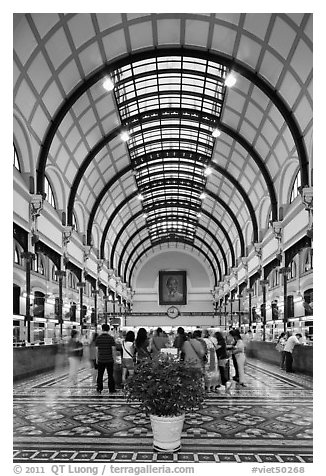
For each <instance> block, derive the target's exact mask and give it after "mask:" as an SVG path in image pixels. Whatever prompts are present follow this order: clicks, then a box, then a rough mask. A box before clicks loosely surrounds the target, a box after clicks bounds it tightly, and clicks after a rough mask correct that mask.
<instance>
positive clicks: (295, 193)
mask: <svg viewBox="0 0 326 476" xmlns="http://www.w3.org/2000/svg"><path fill="white" fill-rule="evenodd" d="M299 187H301V170H299V171H298V173H297V176H296V177H295V180H294V183H293V186H292V190H291V197H290V203H292V202H293V201H294V200H295V199H296V198H297V196H298V195H299V190H298V189H299Z"/></svg>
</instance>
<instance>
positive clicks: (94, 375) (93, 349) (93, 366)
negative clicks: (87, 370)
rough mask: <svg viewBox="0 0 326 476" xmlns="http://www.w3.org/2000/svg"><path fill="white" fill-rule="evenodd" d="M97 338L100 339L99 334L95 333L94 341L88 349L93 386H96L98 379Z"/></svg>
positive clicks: (92, 340)
mask: <svg viewBox="0 0 326 476" xmlns="http://www.w3.org/2000/svg"><path fill="white" fill-rule="evenodd" d="M97 338H98V333H97V332H94V334H93V335H92V339H91V341H90V343H89V348H88V351H89V361H90V364H91V369H92V384H93V385H94V384H95V382H96V378H97V363H96V345H95V342H96V339H97Z"/></svg>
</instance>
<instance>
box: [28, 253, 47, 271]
mask: <svg viewBox="0 0 326 476" xmlns="http://www.w3.org/2000/svg"><path fill="white" fill-rule="evenodd" d="M31 269H32V270H33V271H35V273H39V274H42V276H44V275H45V266H44V260H43V258H42V256H41V255H40V254H39V253H36V259H33V260H32V262H31Z"/></svg>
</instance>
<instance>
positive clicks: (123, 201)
mask: <svg viewBox="0 0 326 476" xmlns="http://www.w3.org/2000/svg"><path fill="white" fill-rule="evenodd" d="M137 194H138V192H137V191H135V192H133V193H131V194H130V195H129V196H128V197H126V198H125V199H124V200H122V201H121V202H120V203H119V205H118V206H117V207H116V208H115V210H114V212H113V213H112V214H111V216H110V218H109V220H108V221H107V223H106V225H105V228H104V231H103V235H102V240H101V247H100V255H101V258H105V256H104V247H105V240H106V236H107V234H108V231H109V228H110V226H111V224H112V222H113V220H114V219H115V217H116V216H117V215H118V213H119V212H120V211H121V209H122V208H123V207H124V206H125V205H126V204H127V203H128V202H129V201H130V200H132V199H133V198H135V197H136V196H137ZM212 195H213V194H212ZM215 197H216V196H215V195H213V198H215ZM216 198H218V197H216ZM218 200H220V199H219V198H218ZM201 212H202V213H203V214H205V215H207V216H208V217H209V218H210V219H211V220H212V221H213V222H214V223H215V225H217V227H218V228H220V230H221V231H222V233H223V234H224V237H225V239H226V241H227V243H228V246H229V250H230V253H231V260H232V266H235V253H234V248H233V245H232V242H231V239H230V237H229V234H228V233H227V231H226V229H225V228H224V226H223V225H222V223H220V222H219V221H218V220H217V219H216V218H215V217H214V216H213V215H211V214H210V213H208V212H207V211H206V210H205V209H203V208H202V210H201ZM236 227H237V229H240V232H241V235H242V231H241V228H240V225H239V224H238V225H236ZM123 228H125V225H124V227H123ZM241 235H240V236H241ZM240 241H241V242H242V240H241V239H240Z"/></svg>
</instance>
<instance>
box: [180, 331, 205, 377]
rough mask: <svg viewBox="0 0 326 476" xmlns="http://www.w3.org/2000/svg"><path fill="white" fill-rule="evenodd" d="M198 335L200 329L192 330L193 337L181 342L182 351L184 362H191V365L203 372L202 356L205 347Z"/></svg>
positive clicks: (199, 334)
mask: <svg viewBox="0 0 326 476" xmlns="http://www.w3.org/2000/svg"><path fill="white" fill-rule="evenodd" d="M200 336H201V332H200V331H198V330H196V331H194V333H193V337H192V338H190V339H189V340H187V341H185V343H184V344H183V351H184V354H185V358H184V360H185V362H191V364H192V365H193V367H195V368H197V369H200V370H202V371H203V372H204V365H205V362H204V356H205V354H206V349H205V347H204V343H203V342H202V341H201V340H200Z"/></svg>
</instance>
